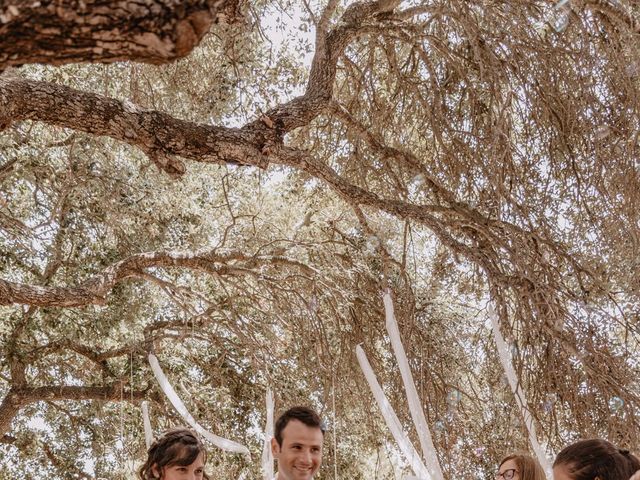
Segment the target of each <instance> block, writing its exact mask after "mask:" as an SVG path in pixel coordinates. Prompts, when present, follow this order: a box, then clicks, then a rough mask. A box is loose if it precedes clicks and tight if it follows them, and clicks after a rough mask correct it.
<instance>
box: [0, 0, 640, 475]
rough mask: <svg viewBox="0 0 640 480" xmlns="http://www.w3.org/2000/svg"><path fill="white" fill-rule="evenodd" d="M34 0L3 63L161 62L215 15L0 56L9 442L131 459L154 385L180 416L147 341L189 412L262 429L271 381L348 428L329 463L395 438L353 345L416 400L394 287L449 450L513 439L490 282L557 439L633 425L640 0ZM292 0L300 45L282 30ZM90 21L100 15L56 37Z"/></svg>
mask: <svg viewBox="0 0 640 480" xmlns="http://www.w3.org/2000/svg"><path fill="white" fill-rule="evenodd" d="M18 3H19V2H15V4H14V3H12V2H9V3H8V4H7V5H6V7H3V8H4V10H3V13H2V15H3V17H2V18H0V20H2V26H1V27H0V28H2V29H5V30H0V31H2V32H6V33H7V35H9V34H11V35H17V36H18V37H19V38H20V42H11V38H10V37H8V36H3V38H7V39H8V42H9V43H7V46H6V47H5V46H3V49H2V51H3V54H2V55H3V56H2V57H0V58H2V59H3V63H2V64H1V66H2V67H7V66H11V65H23V64H27V63H31V62H34V61H35V62H44V63H50V64H54V65H61V64H64V63H69V62H72V61H78V60H84V61H89V62H106V63H110V62H113V61H116V60H125V59H128V60H134V61H143V62H148V63H165V62H168V61H170V60H172V59H174V58H177V57H180V56H184V55H185V54H187V53H188V52H189V51H190V50H191V49H192V48H193V46H195V45H196V44H197V43H198V42H199V41H200V38H201V37H202V35H204V34H205V33H206V32H207V31H208V32H209V34H208V35H207V36H205V37H204V39H203V40H202V44H201V45H200V47H198V48H197V49H196V50H194V51H193V52H192V53H191V55H189V56H188V57H187V58H186V59H184V60H182V61H180V62H179V63H174V64H170V65H167V66H165V67H154V66H142V65H136V64H129V63H116V64H114V65H110V66H104V65H87V66H80V65H69V66H66V67H58V68H47V67H38V66H28V67H24V68H22V69H20V70H17V71H16V70H11V71H7V72H5V73H4V74H3V76H2V77H0V126H1V128H2V129H3V133H2V137H0V138H1V141H2V148H3V150H2V152H1V154H2V157H1V158H0V159H1V160H2V164H0V181H1V182H2V191H1V193H0V194H1V196H0V207H1V208H0V228H1V231H0V233H1V236H0V248H1V249H2V254H3V263H2V276H0V304H2V305H4V307H2V314H3V321H2V324H1V329H2V330H1V332H2V344H1V345H2V352H3V354H2V357H3V370H2V377H1V378H2V383H1V385H2V389H3V390H2V394H3V401H2V404H0V433H2V434H3V435H4V437H3V438H4V441H5V442H6V443H7V444H8V446H7V447H5V448H7V452H8V453H7V456H6V458H10V459H12V460H11V461H13V460H15V461H16V462H18V461H20V462H23V463H22V464H20V466H15V467H14V468H17V470H18V471H19V470H20V468H23V469H27V468H28V469H41V468H46V469H49V471H50V473H49V475H56V473H55V472H56V471H58V472H59V471H65V470H66V471H71V470H73V471H74V472H76V473H75V474H77V475H79V476H82V475H88V474H89V473H88V472H89V470H91V471H93V472H94V473H95V472H97V473H96V474H99V473H100V472H102V474H104V472H108V471H110V470H112V469H113V466H114V465H120V466H122V465H124V464H125V463H126V461H125V460H130V459H133V458H139V455H140V449H141V442H140V436H139V433H138V432H139V430H137V429H138V428H139V420H138V419H137V417H136V413H137V410H136V408H135V406H136V405H137V404H138V402H139V400H140V399H142V398H148V399H151V400H153V401H154V402H155V403H154V405H155V406H156V408H157V409H162V411H163V412H164V413H163V414H160V413H158V417H157V418H158V422H161V423H162V422H165V420H164V418H168V419H171V418H173V419H175V414H173V413H171V411H170V409H166V410H164V409H165V408H166V407H165V406H164V405H165V404H164V402H163V399H162V396H161V395H160V394H159V391H158V389H157V387H156V386H155V384H154V382H153V381H152V377H151V376H150V373H149V370H148V368H147V366H146V363H145V358H146V354H147V353H148V352H149V351H155V352H156V353H158V355H159V356H160V358H161V361H163V362H165V363H166V364H167V365H168V366H170V369H171V376H172V378H173V379H175V380H176V382H177V381H178V379H180V378H181V379H182V383H183V385H182V386H181V388H182V392H183V393H184V394H185V395H188V396H189V398H190V406H192V407H193V408H194V409H196V411H197V413H198V415H197V416H198V417H199V418H204V419H207V418H209V421H210V425H211V426H212V428H217V429H218V432H220V433H223V434H226V435H228V436H231V437H234V438H236V439H244V441H246V442H248V443H250V444H251V445H252V446H253V447H256V448H257V444H256V442H257V440H256V438H254V437H251V436H250V435H249V434H247V433H246V429H247V428H249V427H253V428H255V427H256V426H259V425H260V422H261V420H260V421H258V420H257V418H260V417H256V415H257V414H261V412H262V410H261V408H262V407H261V398H262V397H261V395H262V393H263V392H264V389H265V388H266V387H267V386H269V385H271V386H272V387H273V388H274V389H275V390H276V392H278V395H279V402H281V403H283V404H286V403H287V402H290V401H294V400H299V401H302V400H303V399H308V398H312V399H314V401H316V402H318V404H319V405H324V406H327V409H326V413H327V414H328V415H329V416H330V417H331V416H333V415H334V414H337V418H338V419H342V423H338V424H337V427H338V433H339V434H340V435H342V436H341V437H340V438H341V442H339V444H338V445H337V447H338V451H337V452H336V453H337V455H336V456H335V457H333V452H332V453H331V459H332V462H331V463H330V465H331V467H330V468H327V470H326V471H325V472H324V474H323V475H324V477H323V478H331V475H332V472H333V467H334V465H333V459H334V458H336V459H337V460H338V464H337V465H336V466H339V467H340V469H341V471H342V473H343V474H344V475H346V476H348V477H349V478H359V475H360V476H363V477H362V478H370V476H369V477H367V475H371V470H367V468H368V467H367V464H369V463H371V462H373V465H374V466H375V465H377V464H376V462H375V458H376V455H378V454H379V453H380V452H381V451H382V450H384V445H386V444H385V443H382V442H380V440H379V438H386V437H384V434H383V433H382V430H381V427H380V423H379V421H378V420H375V421H374V420H372V419H374V418H377V417H376V416H375V415H372V413H373V411H372V410H371V406H370V402H369V397H368V395H367V393H366V390H365V388H364V384H363V383H362V378H361V377H360V374H359V372H358V370H357V365H356V364H355V363H354V357H353V348H354V347H355V345H356V344H358V343H363V344H364V345H365V347H366V348H368V349H369V350H370V351H371V354H372V355H374V362H375V363H376V366H377V369H378V371H379V372H380V375H381V376H382V378H383V379H384V380H385V381H386V382H387V383H388V384H389V385H390V386H391V387H392V389H391V396H392V401H393V403H394V405H396V406H397V407H398V408H400V410H401V414H403V413H405V412H404V410H403V407H402V405H403V403H402V402H403V400H402V395H401V393H400V388H399V387H400V385H399V383H398V380H397V378H396V376H394V375H393V372H394V368H395V367H393V363H392V362H390V360H389V358H388V355H387V354H386V353H385V352H386V348H385V345H386V344H384V343H381V341H382V340H383V339H384V334H383V329H382V323H381V321H380V316H381V301H380V297H379V294H380V291H381V290H382V289H384V288H387V287H389V286H390V287H392V289H393V290H394V292H395V295H396V300H397V303H398V304H399V307H398V315H399V319H400V321H401V326H402V330H403V335H404V337H405V341H406V342H407V345H408V349H409V351H410V353H411V356H412V359H413V360H412V362H413V363H412V367H414V368H415V369H416V376H418V377H419V378H420V389H421V395H422V399H423V401H424V403H425V407H426V409H427V411H428V417H429V421H430V423H431V424H432V426H433V428H434V431H435V432H436V443H437V446H438V448H439V455H440V457H441V460H443V463H444V465H445V471H446V473H447V474H448V475H451V476H455V475H476V474H477V472H478V471H479V469H488V470H490V469H491V468H492V464H491V462H492V461H495V459H496V458H497V457H498V456H499V455H500V454H502V453H504V450H507V449H508V448H510V447H511V448H513V447H516V446H517V447H525V446H526V445H525V441H524V438H525V436H524V435H522V429H523V427H522V425H521V424H520V423H519V421H518V417H517V412H516V411H515V409H514V408H513V404H512V402H511V400H510V397H509V394H508V391H507V390H506V389H505V387H504V385H502V384H501V382H500V372H499V369H498V363H497V361H496V357H495V353H494V348H493V346H492V343H491V341H490V334H489V331H488V330H487V329H486V327H485V322H484V320H483V318H484V317H483V315H482V313H478V312H477V309H478V308H479V307H482V306H483V305H484V304H485V302H486V299H487V298H491V299H492V300H493V301H494V302H495V303H496V306H497V308H498V312H499V314H500V317H501V321H502V328H503V330H504V331H505V333H506V334H507V335H508V337H509V338H510V341H511V342H512V344H513V345H514V348H513V353H514V358H515V363H516V366H517V368H518V374H519V375H520V379H521V381H522V382H523V385H524V386H525V390H526V391H527V395H528V401H529V404H530V406H531V409H532V411H533V412H534V414H535V416H536V419H537V421H539V422H540V424H541V426H542V435H544V436H545V439H546V440H547V441H549V442H550V444H551V446H552V447H556V446H558V445H561V444H562V443H563V442H565V441H566V440H567V439H568V438H570V437H571V436H573V435H607V436H610V437H611V438H612V439H613V440H616V441H623V442H637V418H636V416H637V413H638V410H637V408H638V402H639V400H640V399H639V398H638V384H637V378H638V376H637V373H638V364H637V362H636V361H635V360H634V354H636V353H637V348H638V330H637V319H638V311H640V284H639V283H638V277H637V274H636V273H635V269H636V267H637V262H638V260H637V259H638V258H640V255H638V253H639V252H638V250H639V249H640V240H639V239H640V234H639V230H640V217H639V213H638V212H639V211H640V210H639V207H640V205H638V195H637V192H638V183H639V175H640V174H639V171H640V170H639V166H638V164H637V160H636V156H637V153H636V151H637V148H638V147H639V144H638V135H639V133H638V132H640V122H639V121H638V108H639V106H640V103H639V102H640V100H639V99H640V95H638V93H639V92H638V86H639V81H640V79H639V78H640V58H639V56H638V53H637V52H638V51H640V49H639V48H638V47H640V45H639V44H640V40H639V38H638V31H637V28H638V27H637V20H636V19H637V16H638V11H637V6H636V5H633V4H631V2H608V1H584V2H577V1H576V2H557V3H556V2H546V1H534V2H531V1H522V2H514V1H510V2H492V3H491V4H490V5H487V4H486V2H480V1H477V2H475V1H468V0H460V1H457V0H449V1H444V0H443V1H436V2H418V1H400V0H378V1H371V2H367V1H362V2H346V3H344V4H343V2H338V1H334V0H329V1H328V2H307V1H301V2H294V1H288V2H287V1H280V2H276V1H273V2H270V1H261V2H251V5H249V4H248V3H244V2H220V1H218V2H215V1H214V2H191V3H189V2H187V3H184V2H181V6H179V5H178V3H174V2H158V5H159V6H158V7H157V8H161V9H162V11H163V12H165V13H164V14H163V15H150V16H148V15H149V12H151V13H153V12H154V11H155V10H154V9H153V8H154V7H153V5H156V4H155V3H154V2H149V4H150V6H149V8H148V9H147V10H144V9H142V7H141V10H139V14H140V19H139V20H136V18H137V17H131V16H130V15H127V16H126V17H123V16H120V15H123V14H124V13H123V11H120V10H116V13H117V15H116V14H113V15H111V14H109V15H106V14H105V15H104V17H103V13H102V12H100V11H98V10H92V8H96V9H99V8H104V7H101V6H100V5H96V4H95V3H93V2H87V3H86V4H87V10H86V12H82V16H72V15H70V14H68V15H65V14H64V12H67V13H68V12H69V11H70V10H69V9H73V5H71V4H70V5H66V4H64V2H63V4H62V6H60V7H59V8H60V12H62V13H59V14H56V15H57V16H52V15H51V14H49V13H46V12H48V10H47V9H49V8H53V4H51V5H50V4H48V3H46V2H36V3H38V4H40V5H36V3H34V4H33V5H36V7H37V8H40V9H42V12H44V13H43V15H47V16H46V17H44V16H38V15H37V14H35V13H34V14H32V15H31V14H30V15H27V14H26V13H25V12H26V10H24V9H23V8H22V7H21V6H20V5H18ZM125 4H126V5H129V4H127V3H126V2H125ZM140 4H141V3H140V2H136V5H140ZM142 4H145V2H142ZM129 6H130V5H129ZM36 7H33V8H36ZM223 9H224V12H225V15H226V17H225V18H224V20H225V21H224V22H223V21H219V22H217V23H216V22H215V21H214V20H215V19H216V15H217V13H218V12H221V11H223ZM125 10H126V9H125ZM71 11H72V10H71ZM145 15H147V16H145ZM287 16H289V18H292V19H291V20H289V21H288V22H283V24H282V27H283V28H285V27H287V26H288V28H290V27H291V24H293V23H295V22H298V21H299V29H300V31H301V32H304V31H310V30H312V31H313V32H314V37H313V43H312V44H311V45H307V44H305V43H304V38H306V37H305V36H304V35H302V36H301V37H300V38H302V40H300V41H298V39H296V38H295V37H293V38H282V37H283V35H282V33H281V31H280V30H279V28H278V25H279V22H280V19H281V18H287ZM105 17H106V19H105ZM143 17H144V18H143ZM45 18H46V20H45ZM119 18H120V19H121V20H119ZM202 18H204V19H206V21H204V20H202ZM3 19H4V20H7V21H4V20H3ZM92 19H93V20H92ZM145 19H146V20H145ZM94 20H95V21H94ZM107 20H108V21H107ZM29 22H31V23H29ZM56 22H57V23H56ZM51 24H53V25H51ZM87 24H88V25H91V27H90V28H89V27H86V25H87ZM94 25H95V26H96V28H94V27H93V26H94ZM185 25H186V26H185ZM211 25H213V27H211V30H209V28H210V26H211ZM187 27H189V28H187ZM56 28H57V30H55V29H56ZM76 28H77V29H81V30H82V32H84V33H82V35H86V41H85V40H83V41H82V42H80V41H66V40H65V39H66V38H70V37H69V36H68V35H67V33H65V32H67V31H73V30H74V29H76ZM47 29H54V30H55V32H58V33H56V35H59V37H58V38H61V40H62V41H60V42H58V41H45V42H43V40H42V38H43V37H42V36H41V34H43V32H44V33H46V32H50V30H47ZM25 32H27V33H28V34H27V33H25ZM55 32H54V33H55ZM105 32H106V33H105ZM141 32H142V33H141ZM185 32H186V33H185ZM47 34H50V33H47ZM288 34H291V32H290V31H289V32H288ZM78 35H80V34H78ZM82 35H80V36H79V37H78V38H83V39H85V37H83V36H82ZM104 35H108V36H109V38H110V39H112V42H111V43H110V45H113V48H112V49H107V48H105V49H103V47H102V46H101V44H100V43H99V42H103V41H104V39H103V38H102V36H104ZM185 35H186V36H185ZM74 37H75V35H74ZM142 37H144V38H146V39H152V40H153V41H149V42H147V43H145V42H139V41H138V40H136V39H140V38H142ZM12 38H17V37H12ZM157 39H159V40H157ZM110 41H111V40H110ZM92 42H96V43H92ZM141 44H142V45H143V47H145V48H142V47H140V45H141ZM158 45H162V46H163V47H162V48H161V49H160V50H162V49H166V51H165V50H162V52H160V51H159V47H158ZM165 47H166V48H165ZM308 50H311V51H312V52H313V55H312V57H310V61H309V63H308V65H307V64H305V63H304V62H302V61H301V59H302V58H303V57H304V55H305V52H307V51H308ZM5 53H6V55H5ZM326 187H328V189H327V188H326ZM454 299H455V300H454ZM452 391H454V392H455V391H460V392H463V395H462V400H461V401H460V402H458V401H456V402H454V404H453V405H452V402H451V401H447V399H448V398H449V399H450V398H451V395H450V393H451V392H452ZM454 398H457V397H456V395H455V394H454ZM65 400H66V401H65ZM84 400H86V401H89V402H85V401H84ZM334 401H335V402H336V403H337V406H336V408H335V409H334V408H333V406H332V405H333V402H334ZM43 402H44V403H43ZM127 404H130V405H131V406H128V405H127ZM584 404H587V405H588V406H589V407H588V408H585V407H584V406H581V405H584ZM157 412H159V410H158V411H157ZM33 416H35V418H37V419H39V420H38V421H37V422H36V424H37V426H39V427H38V428H40V433H39V436H36V437H34V436H33V433H30V432H33V430H34V428H35V427H34V422H33V420H32V419H31V420H30V417H33ZM65 418H67V419H70V420H71V426H70V425H69V423H67V422H68V420H66V421H65V420H64V419H65ZM218 419H225V421H224V422H222V423H217V420H218ZM162 424H163V425H164V423H162ZM496 424H498V426H496ZM41 425H46V428H41ZM106 425H111V426H112V428H111V429H105V428H104V427H105V426H106ZM125 425H126V427H125ZM351 425H357V427H354V428H351ZM341 427H342V428H341ZM76 429H80V431H82V435H80V436H78V437H75V438H74V439H73V441H69V442H60V441H58V442H56V441H54V440H55V439H56V438H57V439H60V438H69V437H71V432H72V431H74V430H76ZM36 430H37V429H36ZM134 430H135V432H136V433H135V435H134V434H133V431H134ZM114 442H119V443H114ZM331 447H332V448H333V445H331ZM482 448H484V449H486V450H478V449H482ZM105 449H106V450H108V451H109V452H111V453H104V450H105ZM474 450H475V451H479V452H480V453H478V454H477V455H476V456H472V457H471V458H469V457H468V453H462V452H473V451H474ZM39 452H44V455H41V454H39ZM77 452H81V455H80V457H81V458H82V461H81V462H79V463H78V462H77V463H73V461H72V459H73V458H74V453H77ZM100 452H102V454H101V453H100ZM114 452H115V453H114ZM485 452H487V453H488V454H487V455H485ZM20 455H22V456H23V457H20ZM460 455H462V457H460ZM358 456H359V458H358V460H359V461H354V460H353V459H354V457H355V458H357V457H358ZM459 457H460V458H459ZM76 458H77V455H76ZM39 459H42V462H44V463H42V464H41V462H40V460H39ZM225 462H226V461H225V460H224V459H220V460H219V461H218V460H214V463H215V465H213V468H215V469H216V470H215V471H216V472H217V473H218V475H224V476H225V477H226V476H231V475H232V474H234V473H237V471H238V469H240V468H241V467H242V466H243V465H242V461H241V460H240V459H238V460H237V461H234V462H232V463H225ZM4 468H5V469H6V471H7V472H11V471H12V470H11V468H12V467H11V466H10V465H9V462H6V465H5V466H4ZM14 471H16V470H14ZM345 472H348V473H345ZM376 472H378V473H376V475H380V476H382V475H384V474H383V473H382V470H376ZM58 475H61V474H60V473H58Z"/></svg>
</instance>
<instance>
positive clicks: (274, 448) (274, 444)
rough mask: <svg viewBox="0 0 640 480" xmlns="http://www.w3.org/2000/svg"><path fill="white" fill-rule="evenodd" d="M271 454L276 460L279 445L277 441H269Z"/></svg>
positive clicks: (278, 453) (273, 439)
mask: <svg viewBox="0 0 640 480" xmlns="http://www.w3.org/2000/svg"><path fill="white" fill-rule="evenodd" d="M271 453H273V457H274V458H278V456H279V455H280V445H278V441H277V440H276V439H275V438H272V439H271Z"/></svg>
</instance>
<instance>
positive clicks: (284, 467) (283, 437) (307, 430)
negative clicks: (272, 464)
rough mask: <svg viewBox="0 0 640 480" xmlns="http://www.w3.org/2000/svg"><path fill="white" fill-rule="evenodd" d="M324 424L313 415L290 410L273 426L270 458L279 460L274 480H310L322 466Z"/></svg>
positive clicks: (313, 413) (299, 409)
mask: <svg viewBox="0 0 640 480" xmlns="http://www.w3.org/2000/svg"><path fill="white" fill-rule="evenodd" d="M323 440H324V425H323V424H322V420H320V417H319V416H318V414H317V413H316V412H314V411H313V410H311V409H310V408H307V407H293V408H290V409H289V410H287V411H286V412H284V413H283V414H282V415H281V416H280V418H278V421H277V422H276V425H275V432H274V438H273V439H272V440H271V451H272V452H273V457H274V458H275V459H276V460H278V474H277V475H276V477H275V478H274V480H311V479H312V478H313V476H314V475H315V473H316V472H317V471H318V469H319V468H320V464H321V463H322V442H323Z"/></svg>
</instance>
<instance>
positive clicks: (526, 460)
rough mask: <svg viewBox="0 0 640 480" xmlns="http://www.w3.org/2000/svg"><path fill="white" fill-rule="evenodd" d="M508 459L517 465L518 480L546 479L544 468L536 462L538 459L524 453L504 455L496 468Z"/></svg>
mask: <svg viewBox="0 0 640 480" xmlns="http://www.w3.org/2000/svg"><path fill="white" fill-rule="evenodd" d="M509 460H513V461H514V462H515V464H516V466H517V467H518V474H519V476H520V480H546V478H547V477H546V475H545V474H544V470H543V469H542V467H541V466H540V464H539V463H538V460H536V459H535V458H533V457H532V456H531V455H528V454H526V453H517V454H514V455H509V456H507V457H504V458H503V459H502V461H501V462H500V465H498V469H499V468H500V467H501V466H502V465H503V464H504V463H505V462H508V461H509Z"/></svg>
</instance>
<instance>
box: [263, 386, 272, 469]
mask: <svg viewBox="0 0 640 480" xmlns="http://www.w3.org/2000/svg"><path fill="white" fill-rule="evenodd" d="M266 405H267V425H266V427H265V430H264V446H263V448H262V478H263V479H264V480H271V479H272V478H273V452H272V451H271V439H272V438H273V412H274V400H273V392H272V391H271V389H270V388H269V389H267V395H266Z"/></svg>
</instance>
